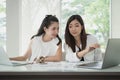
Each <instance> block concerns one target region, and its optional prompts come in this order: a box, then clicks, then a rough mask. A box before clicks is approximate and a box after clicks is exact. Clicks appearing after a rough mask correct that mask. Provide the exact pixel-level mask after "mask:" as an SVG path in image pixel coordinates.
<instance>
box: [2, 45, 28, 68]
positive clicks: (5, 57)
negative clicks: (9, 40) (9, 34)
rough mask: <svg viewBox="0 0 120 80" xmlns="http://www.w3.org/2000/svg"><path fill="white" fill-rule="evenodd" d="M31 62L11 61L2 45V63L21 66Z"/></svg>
mask: <svg viewBox="0 0 120 80" xmlns="http://www.w3.org/2000/svg"><path fill="white" fill-rule="evenodd" d="M29 63H30V62H27V61H11V60H10V59H9V57H8V55H7V54H6V53H5V50H4V48H3V47H1V46H0V65H9V66H20V65H26V64H29Z"/></svg>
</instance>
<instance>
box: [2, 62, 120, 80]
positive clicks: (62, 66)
mask: <svg viewBox="0 0 120 80" xmlns="http://www.w3.org/2000/svg"><path fill="white" fill-rule="evenodd" d="M77 64H80V63H69V62H48V63H46V64H28V65H23V66H4V65H0V77H1V76H4V78H5V77H7V78H8V77H10V78H11V79H12V80H14V79H13V78H14V76H17V77H18V78H20V79H21V76H22V77H23V78H24V77H26V76H28V77H27V78H29V79H30V80H32V79H35V78H41V77H42V79H46V78H49V77H50V78H51V80H52V79H53V78H55V77H54V76H55V75H56V77H57V76H58V78H61V76H62V78H66V77H67V76H71V77H74V79H75V78H76V77H77V78H79V77H80V78H82V77H83V78H93V76H94V78H95V79H97V78H102V76H104V77H105V76H106V78H110V79H112V78H119V76H120V66H115V67H111V68H106V69H101V70H97V69H85V68H77V67H76V65H77ZM31 75H32V77H31ZM51 75H52V76H53V77H51ZM65 75H66V76H65ZM90 75H91V77H90ZM11 76H13V77H11ZM63 76H64V77H63ZM87 76H89V77H87ZM95 76H96V77H95ZM71 77H69V78H71ZM4 78H3V79H4ZM56 79H57V78H56ZM67 79H68V78H67ZM4 80H5V79H4ZM36 80H37V79H36ZM49 80H50V79H49ZM71 80H72V79H71ZM86 80H87V79H86ZM93 80H94V79H93Z"/></svg>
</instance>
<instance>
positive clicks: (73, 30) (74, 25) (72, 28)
mask: <svg viewBox="0 0 120 80" xmlns="http://www.w3.org/2000/svg"><path fill="white" fill-rule="evenodd" d="M81 31H82V25H81V24H80V23H79V22H78V20H76V19H75V20H73V21H71V22H70V24H69V32H70V34H71V35H72V36H73V37H77V36H80V34H81Z"/></svg>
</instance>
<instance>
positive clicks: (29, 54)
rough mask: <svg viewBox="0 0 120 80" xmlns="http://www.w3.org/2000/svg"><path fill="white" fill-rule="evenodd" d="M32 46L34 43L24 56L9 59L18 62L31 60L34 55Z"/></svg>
mask: <svg viewBox="0 0 120 80" xmlns="http://www.w3.org/2000/svg"><path fill="white" fill-rule="evenodd" d="M31 44H32V41H31V42H30V43H29V46H28V49H27V51H26V53H25V54H24V55H23V56H18V57H13V58H9V59H10V60H16V61H26V60H27V59H28V58H30V56H31V53H32V51H31Z"/></svg>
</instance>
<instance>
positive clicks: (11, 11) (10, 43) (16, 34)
mask: <svg viewBox="0 0 120 80" xmlns="http://www.w3.org/2000/svg"><path fill="white" fill-rule="evenodd" d="M20 1H21V0H6V6H7V7H6V27H7V28H6V32H7V33H6V34H7V41H6V50H7V53H8V55H9V56H17V55H18V54H19V51H20V31H21V29H20V26H21V14H20V13H21V9H20V8H21V7H20V4H21V2H20Z"/></svg>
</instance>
